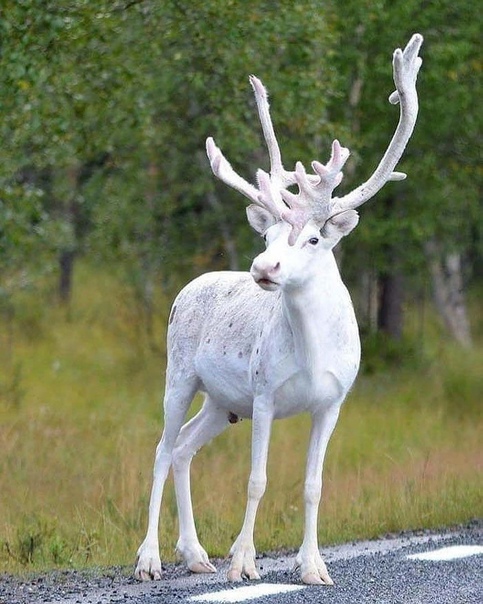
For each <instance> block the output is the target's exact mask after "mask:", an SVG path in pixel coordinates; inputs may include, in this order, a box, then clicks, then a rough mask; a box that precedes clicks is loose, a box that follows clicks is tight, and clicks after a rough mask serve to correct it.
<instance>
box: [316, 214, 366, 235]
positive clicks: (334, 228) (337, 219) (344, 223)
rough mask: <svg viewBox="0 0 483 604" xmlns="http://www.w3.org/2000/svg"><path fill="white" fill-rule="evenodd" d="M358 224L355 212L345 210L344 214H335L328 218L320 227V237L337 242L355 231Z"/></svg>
mask: <svg viewBox="0 0 483 604" xmlns="http://www.w3.org/2000/svg"><path fill="white" fill-rule="evenodd" d="M358 222H359V214H358V213H357V212H356V211H355V210H346V211H345V212H341V213H340V214H336V215H335V216H332V218H329V220H327V222H326V223H325V224H324V226H323V227H322V231H321V233H322V237H325V238H326V239H336V240H337V241H338V240H339V239H341V238H342V237H345V236H346V235H348V234H349V233H350V232H351V231H352V230H353V229H355V228H356V226H357V223H358Z"/></svg>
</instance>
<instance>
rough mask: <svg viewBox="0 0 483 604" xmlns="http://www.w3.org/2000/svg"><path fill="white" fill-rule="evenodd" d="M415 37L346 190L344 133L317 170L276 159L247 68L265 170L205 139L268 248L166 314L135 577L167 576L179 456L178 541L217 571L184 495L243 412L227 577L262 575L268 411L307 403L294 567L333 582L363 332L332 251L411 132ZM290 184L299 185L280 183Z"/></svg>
mask: <svg viewBox="0 0 483 604" xmlns="http://www.w3.org/2000/svg"><path fill="white" fill-rule="evenodd" d="M422 41H423V39H422V36H421V35H419V34H415V35H414V36H413V37H412V38H411V40H410V41H409V43H408V45H407V46H406V48H405V49H404V51H401V50H400V49H397V50H396V51H395V53H394V58H393V72H394V82H395V84H396V91H395V92H393V93H392V95H391V96H390V97H389V100H390V102H391V103H393V104H395V103H398V102H399V104H400V120H399V123H398V126H397V129H396V131H395V134H394V136H393V138H392V140H391V142H390V144H389V147H388V149H387V151H386V153H385V155H384V157H383V158H382V160H381V162H380V163H379V165H378V167H377V168H376V170H375V172H374V174H373V175H372V176H371V177H370V178H369V180H368V181H367V182H365V183H364V184H362V185H361V186H359V187H358V188H357V189H355V190H354V191H352V192H351V193H349V194H348V195H345V196H344V197H340V198H337V197H332V191H333V190H334V188H335V187H336V186H337V185H338V184H339V183H340V181H341V179H342V172H341V168H342V166H343V164H344V163H345V161H346V160H347V158H348V156H349V151H348V150H347V149H345V148H344V147H341V146H340V144H339V143H338V141H334V142H333V144H332V155H331V157H330V160H329V162H328V163H327V164H326V165H322V164H321V163H319V162H316V161H314V162H313V163H312V168H313V170H314V174H307V173H306V172H305V170H304V168H303V166H302V164H301V163H300V162H298V163H297V164H296V167H295V170H294V171H293V172H288V171H286V170H285V169H284V168H283V166H282V161H281V155H280V150H279V147H278V143H277V140H276V138H275V134H274V130H273V126H272V122H271V119H270V114H269V105H268V101H267V95H266V91H265V89H264V87H263V85H262V83H261V82H260V81H259V80H258V79H257V78H255V77H253V76H252V77H251V78H250V82H251V85H252V87H253V90H254V93H255V98H256V102H257V106H258V112H259V115H260V120H261V124H262V128H263V133H264V137H265V140H266V143H267V146H268V151H269V155H270V174H267V173H266V172H263V171H262V170H259V171H258V173H257V180H258V188H256V187H254V186H253V185H251V184H249V183H248V182H246V181H245V180H244V179H243V178H241V177H240V176H238V175H237V174H236V173H235V172H234V170H233V169H232V168H231V166H230V164H229V163H228V162H227V160H226V159H225V158H224V157H223V155H222V153H221V151H220V150H219V149H218V148H217V146H216V145H215V143H214V141H213V139H211V138H209V139H208V140H207V152H208V156H209V159H210V163H211V167H212V169H213V172H214V174H215V175H216V176H217V177H218V178H220V179H221V180H223V181H224V182H225V183H227V184H228V185H230V186H231V187H233V188H235V189H237V190H238V191H240V192H241V193H243V194H244V195H245V196H246V197H248V198H249V199H250V200H251V201H252V202H253V204H254V205H250V206H249V207H248V208H247V216H248V220H249V222H250V224H251V226H252V227H253V228H254V229H255V230H256V231H258V232H259V233H260V234H262V235H263V237H264V239H265V241H266V245H267V247H266V250H265V251H264V252H263V253H261V254H260V255H259V256H257V257H256V258H255V260H254V261H253V264H252V266H251V269H250V273H244V272H215V273H207V274H205V275H203V276H201V277H199V278H197V279H195V280H194V281H192V282H191V283H189V284H188V285H187V286H186V287H185V288H184V289H183V290H182V291H181V292H180V294H179V295H178V297H177V298H176V300H175V302H174V304H173V307H172V310H171V316H170V319H169V329H168V363H167V371H166V392H165V399H164V417H165V424H164V432H163V436H162V438H161V441H160V443H159V445H158V447H157V450H156V461H155V466H154V482H153V487H152V493H151V501H150V505H149V525H148V531H147V535H146V538H145V540H144V542H143V544H142V545H141V547H140V548H139V550H138V560H137V567H136V571H135V575H136V577H138V578H139V579H142V580H147V579H159V578H160V577H161V560H160V557H159V543H158V523H159V513H160V506H161V499H162V493H163V487H164V483H165V481H166V478H167V476H168V472H169V469H170V467H171V466H172V467H173V474H174V481H175V489H176V499H177V505H178V514H179V531H180V534H179V540H178V543H177V551H178V552H179V553H180V554H181V556H182V557H183V558H184V560H185V561H186V563H187V565H188V567H189V568H190V569H191V570H192V571H193V572H197V573H206V572H214V571H215V570H216V569H215V567H214V566H213V565H212V564H211V563H210V561H209V559H208V556H207V553H206V551H205V550H204V549H203V547H202V546H201V544H200V542H199V540H198V536H197V533H196V528H195V522H194V518H193V510H192V505H191V494H190V474H189V471H190V464H191V460H192V458H193V455H194V454H195V453H196V451H197V450H198V449H199V448H200V447H201V446H202V445H204V444H205V443H206V442H207V441H209V440H210V439H212V438H213V437H215V436H216V435H217V434H219V433H220V432H221V431H222V430H224V429H225V428H226V427H227V426H228V425H229V424H230V423H233V422H234V421H236V420H237V418H239V417H240V418H251V419H252V422H253V429H252V465H251V473H250V479H249V483H248V503H247V508H246V513H245V519H244V522H243V526H242V529H241V532H240V534H239V535H238V538H237V539H236V541H235V543H234V544H233V546H232V548H231V551H230V553H231V556H232V559H231V563H230V567H229V571H228V579H229V580H230V581H240V580H241V579H242V577H247V578H248V579H259V574H258V572H257V570H256V567H255V547H254V542H253V532H254V525H255V515H256V512H257V508H258V504H259V502H260V499H261V497H262V495H263V493H264V491H265V486H266V481H267V479H266V465H267V454H268V446H269V438H270V430H271V426H272V421H273V420H274V419H280V418H284V417H290V416H292V415H295V414H297V413H302V412H308V413H310V414H311V417H312V429H311V434H310V444H309V450H308V458H307V469H306V478H305V488H304V498H305V532H304V539H303V543H302V546H301V548H300V550H299V552H298V555H297V557H296V564H297V567H299V569H300V575H301V579H302V581H303V582H304V583H308V584H323V583H325V584H332V580H331V578H330V576H329V574H328V572H327V568H326V566H325V564H324V562H323V560H322V557H321V555H320V553H319V549H318V541H317V516H318V507H319V502H320V497H321V488H322V466H323V461H324V456H325V452H326V448H327V444H328V442H329V438H330V436H331V434H332V431H333V430H334V427H335V425H336V422H337V418H338V416H339V410H340V407H341V405H342V402H343V401H344V398H345V397H346V395H347V393H348V391H349V389H350V388H351V386H352V384H353V382H354V379H355V377H356V374H357V371H358V367H359V359H360V343H359V334H358V329H357V323H356V319H355V315H354V310H353V307H352V303H351V299H350V297H349V293H348V291H347V289H346V288H345V286H344V284H343V283H342V280H341V277H340V275H339V271H338V268H337V265H336V262H335V259H334V255H333V253H332V249H333V248H334V246H335V245H336V244H337V242H338V241H339V240H340V239H341V238H342V237H343V236H344V235H347V234H348V233H350V231H352V229H353V228H354V227H355V226H356V225H357V222H358V214H357V212H356V211H355V208H356V207H358V206H360V205H361V204H363V203H364V202H366V201H367V200H368V199H370V198H371V197H372V196H373V195H374V194H375V193H376V192H377V191H378V190H379V189H381V187H382V186H383V185H384V184H385V183H386V182H387V181H389V180H400V179H402V178H404V177H405V174H402V173H400V172H393V170H394V168H395V166H396V164H397V162H398V161H399V159H400V157H401V155H402V153H403V151H404V148H405V146H406V144H407V142H408V140H409V138H410V136H411V133H412V131H413V128H414V125H415V122H416V117H417V112H418V100H417V93H416V77H417V73H418V70H419V68H420V65H421V58H420V57H419V56H418V52H419V49H420V46H421V44H422ZM294 184H295V185H298V190H299V192H298V193H297V194H293V193H291V192H289V191H288V190H287V187H289V186H290V185H294ZM197 391H202V392H204V393H205V400H204V404H203V406H202V408H201V410H200V411H199V413H198V414H197V415H196V416H195V417H194V418H193V419H192V420H191V421H189V422H188V423H186V424H185V425H184V426H183V423H184V421H185V416H186V412H187V410H188V408H189V406H190V403H191V401H192V399H193V396H194V395H195V393H196V392H197Z"/></svg>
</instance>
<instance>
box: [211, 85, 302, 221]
mask: <svg viewBox="0 0 483 604" xmlns="http://www.w3.org/2000/svg"><path fill="white" fill-rule="evenodd" d="M250 83H251V85H252V88H253V91H254V93H255V100H256V103H257V108H258V114H259V116H260V121H261V124H262V130H263V136H264V138H265V141H266V143H267V147H268V153H269V156H270V175H268V174H267V173H266V172H264V171H263V170H258V172H257V182H258V187H259V188H257V187H255V186H254V185H252V184H250V183H249V182H247V181H246V180H245V179H244V178H242V177H241V176H240V175H239V174H237V173H236V172H235V170H234V169H233V168H232V167H231V165H230V163H229V162H228V160H227V159H226V158H225V157H224V155H223V153H222V152H221V150H220V149H219V148H218V147H217V145H216V144H215V141H214V140H213V138H211V137H209V138H207V139H206V153H207V155H208V159H209V160H210V165H211V169H212V171H213V173H214V175H215V176H217V177H218V178H219V179H220V180H222V181H223V182H224V183H226V184H227V185H228V186H230V187H232V188H233V189H235V190H237V191H239V192H240V193H242V194H243V195H245V197H248V199H250V200H251V201H252V202H253V203H255V204H256V205H258V206H261V207H262V208H265V209H266V210H268V211H269V212H270V213H271V214H273V216H275V218H277V219H279V218H280V217H281V213H282V212H283V210H284V209H285V204H284V202H283V200H282V197H281V194H280V191H281V189H282V188H283V187H284V186H289V185H291V184H294V183H295V177H294V175H293V172H287V171H286V170H285V169H284V167H283V165H282V156H281V154H280V148H279V146H278V143H277V139H276V136H275V131H274V129H273V124H272V120H271V118H270V108H269V104H268V96H267V91H266V90H265V87H264V86H263V84H262V82H261V81H260V80H259V79H258V78H256V77H255V76H253V75H251V76H250Z"/></svg>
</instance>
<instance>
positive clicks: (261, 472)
mask: <svg viewBox="0 0 483 604" xmlns="http://www.w3.org/2000/svg"><path fill="white" fill-rule="evenodd" d="M253 407H254V408H253V425H252V468H251V473H250V479H249V481H248V501H247V507H246V511H245V520H244V522H243V526H242V529H241V531H240V534H239V535H238V537H237V539H236V541H235V543H234V544H233V545H232V548H231V550H230V554H231V555H232V560H231V563H230V568H229V569H228V580H229V581H241V580H242V578H243V577H247V578H248V579H260V575H259V574H258V571H257V569H256V566H255V555H256V552H255V545H254V542H253V533H254V528H255V517H256V513H257V510H258V504H259V503H260V499H261V498H262V496H263V494H264V492H265V487H266V484H267V458H268V445H269V440H270V432H271V427H272V420H273V409H272V408H271V406H267V407H265V406H263V407H262V408H257V400H256V399H255V402H254V406H253Z"/></svg>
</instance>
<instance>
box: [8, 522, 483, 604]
mask: <svg viewBox="0 0 483 604" xmlns="http://www.w3.org/2000/svg"><path fill="white" fill-rule="evenodd" d="M427 552H431V553H433V554H434V557H435V558H436V559H435V560H420V559H413V558H409V557H408V556H410V555H413V554H417V553H427ZM469 554H471V555H469ZM455 556H461V557H455ZM324 557H325V560H326V562H327V565H328V567H329V571H330V573H331V576H332V578H333V579H334V581H335V582H336V585H335V586H334V587H307V586H303V585H301V584H300V582H299V581H298V577H297V575H294V574H292V573H291V572H290V570H289V569H291V568H292V565H293V558H292V557H291V556H286V557H280V558H271V557H263V558H261V559H260V560H259V561H258V562H259V568H260V571H261V575H262V580H261V582H255V583H253V582H245V583H243V584H242V585H235V586H233V585H231V584H229V583H227V582H226V580H225V572H226V567H227V563H226V562H224V563H221V566H220V567H219V571H218V573H216V575H203V576H199V575H190V574H188V573H186V572H185V571H184V570H183V568H182V567H179V566H177V567H168V568H167V572H166V575H165V578H163V580H162V581H159V582H155V583H148V584H146V583H144V584H140V583H136V582H135V581H133V580H132V579H131V578H129V577H127V576H126V575H121V576H116V575H115V574H114V575H112V577H111V579H110V580H109V581H106V578H105V577H104V578H102V579H98V580H97V582H96V581H91V582H89V581H88V580H81V581H78V582H77V584H76V582H75V581H74V582H72V581H70V580H69V577H68V576H67V577H66V579H65V581H64V582H63V581H62V577H60V578H59V577H57V579H56V580H55V581H53V582H51V581H50V580H46V579H44V580H41V581H40V585H39V584H36V583H35V582H33V583H31V584H24V585H23V586H22V587H21V589H18V586H17V591H15V590H13V589H12V586H10V588H8V583H7V584H6V585H7V587H5V588H4V590H3V592H2V583H1V579H0V603H2V604H17V603H21V604H24V603H26V602H28V603H29V604H30V603H32V604H34V603H35V604H37V603H40V602H43V603H62V604H120V603H129V604H197V602H201V604H203V602H205V603H206V604H209V602H245V603H246V604H308V603H319V602H320V603H324V604H325V603H328V604H366V603H367V604H369V603H370V604H482V603H483V527H482V523H481V522H479V523H474V524H472V525H470V526H469V527H467V528H464V529H461V530H454V531H451V532H447V533H441V534H434V535H407V536H404V537H400V538H393V539H385V540H377V541H368V542H363V543H357V544H347V545H342V546H338V547H333V548H329V549H326V550H325V551H324ZM169 573H170V574H171V576H172V575H173V574H174V575H175V577H174V578H170V577H169ZM9 589H10V591H8V590H9ZM282 589H290V591H286V592H280V591H278V590H282ZM271 591H275V592H277V593H273V594H271V593H268V592H271ZM2 598H3V599H2Z"/></svg>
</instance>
